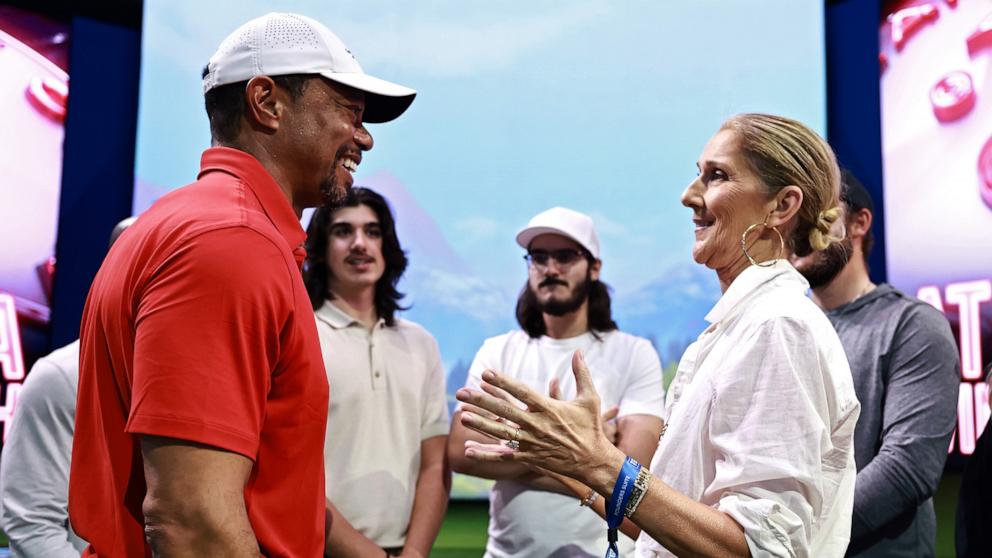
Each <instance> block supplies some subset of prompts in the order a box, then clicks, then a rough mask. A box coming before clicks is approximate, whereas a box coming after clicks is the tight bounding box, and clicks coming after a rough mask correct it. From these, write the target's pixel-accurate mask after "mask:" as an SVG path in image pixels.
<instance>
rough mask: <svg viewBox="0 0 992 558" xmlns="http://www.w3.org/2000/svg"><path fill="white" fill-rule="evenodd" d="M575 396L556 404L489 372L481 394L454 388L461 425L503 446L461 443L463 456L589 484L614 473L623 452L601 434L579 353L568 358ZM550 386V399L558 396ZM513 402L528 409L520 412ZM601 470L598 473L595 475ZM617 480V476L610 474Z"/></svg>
mask: <svg viewBox="0 0 992 558" xmlns="http://www.w3.org/2000/svg"><path fill="white" fill-rule="evenodd" d="M572 373H573V374H574V375H575V385H576V397H575V399H573V400H572V401H559V400H557V399H555V398H552V397H546V396H544V395H542V394H540V393H537V392H536V391H534V390H533V389H531V388H529V387H527V386H526V385H524V384H523V383H521V382H519V381H516V380H513V379H510V378H507V377H506V376H503V375H501V374H497V373H496V372H493V371H491V370H487V371H485V372H483V374H482V380H483V382H482V386H481V387H482V391H481V392H479V391H474V390H469V389H464V388H463V389H460V390H458V392H457V394H456V397H457V398H458V400H459V401H461V402H462V403H465V405H464V406H463V409H462V410H463V412H462V415H461V421H462V424H464V425H465V426H467V427H469V428H471V429H473V430H476V431H477V432H480V433H482V434H485V435H487V436H490V437H492V438H495V439H497V440H503V442H502V443H493V444H480V443H478V442H472V441H469V442H466V443H465V456H466V457H468V458H470V459H478V460H481V461H520V462H523V463H526V464H529V465H534V466H538V467H541V468H544V469H547V470H549V471H553V472H555V473H560V474H562V475H566V476H569V477H573V478H576V479H578V480H580V481H583V482H585V483H586V484H589V485H592V483H591V481H593V478H592V477H594V476H602V473H606V475H607V477H608V476H609V474H610V473H611V472H612V473H615V470H616V469H617V468H618V467H619V465H620V463H622V461H623V454H622V452H620V450H618V449H616V448H615V447H614V446H613V444H612V443H610V441H609V440H608V439H607V438H606V436H605V435H604V433H603V424H602V421H603V417H602V415H600V401H599V394H598V393H596V387H595V385H594V384H593V381H592V376H591V375H590V374H589V369H588V367H587V366H586V363H585V360H584V359H583V358H582V354H581V352H579V351H576V352H575V354H574V355H573V356H572ZM556 388H557V386H552V389H551V391H552V395H557V394H556V393H555V392H556V391H557V389H556ZM517 401H519V402H521V403H523V404H524V405H525V406H526V408H523V409H521V408H520V406H519V405H518V404H517ZM596 472H599V473H600V475H594V473H596ZM614 476H615V475H614Z"/></svg>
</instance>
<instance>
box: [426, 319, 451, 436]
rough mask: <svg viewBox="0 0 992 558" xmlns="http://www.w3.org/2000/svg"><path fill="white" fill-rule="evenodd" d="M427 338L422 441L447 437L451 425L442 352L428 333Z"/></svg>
mask: <svg viewBox="0 0 992 558" xmlns="http://www.w3.org/2000/svg"><path fill="white" fill-rule="evenodd" d="M424 336H425V337H426V345H427V355H428V368H427V376H426V378H425V380H426V382H427V385H425V386H424V395H425V396H426V403H425V404H424V409H423V416H422V417H421V421H420V440H421V441H423V440H426V439H428V438H433V437H435V436H447V435H448V431H449V430H450V429H451V425H450V424H449V421H448V392H447V390H446V389H445V383H444V366H442V365H441V351H440V350H439V349H438V346H437V341H436V340H435V339H434V338H433V337H432V336H431V335H430V334H428V333H427V332H424Z"/></svg>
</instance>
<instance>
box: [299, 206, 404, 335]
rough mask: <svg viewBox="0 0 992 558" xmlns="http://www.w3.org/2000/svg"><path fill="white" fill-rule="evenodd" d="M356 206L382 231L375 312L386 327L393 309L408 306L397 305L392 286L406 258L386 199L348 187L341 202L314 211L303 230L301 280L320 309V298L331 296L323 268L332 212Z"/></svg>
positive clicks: (398, 295) (398, 296)
mask: <svg viewBox="0 0 992 558" xmlns="http://www.w3.org/2000/svg"><path fill="white" fill-rule="evenodd" d="M360 205H364V206H366V207H368V208H369V209H371V210H372V211H373V212H374V213H375V215H376V218H377V219H378V220H379V227H380V229H381V230H382V256H383V259H384V260H385V262H386V269H385V271H383V273H382V277H380V278H379V281H377V282H376V284H375V311H376V313H377V314H378V315H379V317H380V318H382V319H383V320H384V321H385V322H386V325H387V326H392V325H394V324H395V314H396V312H397V311H398V310H407V309H408V308H409V307H404V306H400V299H402V298H403V296H404V295H403V293H401V292H399V291H398V290H397V289H396V285H397V283H399V281H400V278H401V277H402V276H403V272H404V271H406V266H407V264H408V260H407V257H406V252H404V251H403V248H402V246H400V240H399V238H398V237H397V236H396V220H395V219H394V218H393V212H392V210H391V209H390V208H389V202H387V201H386V198H384V197H382V196H381V195H379V194H377V193H376V192H373V191H372V190H369V189H368V188H361V187H354V188H351V189H349V190H348V194H347V196H346V197H345V198H344V199H342V200H341V201H338V202H335V203H333V204H331V205H324V206H322V207H320V208H319V209H318V210H317V211H316V212H314V214H313V219H312V220H311V221H310V227H309V228H308V229H307V242H306V248H307V260H306V266H305V267H304V270H303V282H304V283H305V284H306V287H307V294H308V295H309V296H310V305H311V306H313V309H314V310H317V309H318V308H320V307H321V306H322V305H323V304H324V301H326V300H329V299H331V298H332V295H331V293H330V291H329V290H328V286H329V284H330V274H329V272H328V269H327V238H328V235H329V234H330V224H331V220H332V218H333V217H334V212H335V211H337V210H339V209H342V208H345V207H358V206H360Z"/></svg>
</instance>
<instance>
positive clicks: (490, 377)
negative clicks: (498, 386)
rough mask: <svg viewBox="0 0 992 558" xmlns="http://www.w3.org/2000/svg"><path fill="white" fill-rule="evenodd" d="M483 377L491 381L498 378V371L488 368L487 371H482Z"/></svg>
mask: <svg viewBox="0 0 992 558" xmlns="http://www.w3.org/2000/svg"><path fill="white" fill-rule="evenodd" d="M482 379H483V380H486V381H487V382H490V381H492V380H495V379H496V373H495V372H493V371H492V370H486V371H485V372H483V373H482Z"/></svg>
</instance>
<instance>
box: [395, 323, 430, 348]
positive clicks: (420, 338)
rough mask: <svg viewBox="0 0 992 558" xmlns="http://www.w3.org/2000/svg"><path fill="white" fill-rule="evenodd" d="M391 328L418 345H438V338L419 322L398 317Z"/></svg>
mask: <svg viewBox="0 0 992 558" xmlns="http://www.w3.org/2000/svg"><path fill="white" fill-rule="evenodd" d="M390 329H392V330H393V332H394V333H395V334H397V335H401V336H402V337H403V338H405V339H408V340H409V341H410V342H411V343H413V344H415V345H417V346H424V347H431V348H436V347H437V339H435V338H434V335H432V334H431V332H429V331H427V328H425V327H424V326H422V325H420V324H418V323H417V322H412V321H410V320H406V319H403V318H396V320H395V322H394V323H393V325H392V326H390Z"/></svg>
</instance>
